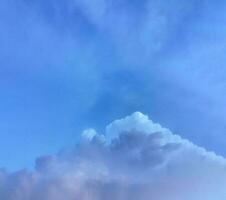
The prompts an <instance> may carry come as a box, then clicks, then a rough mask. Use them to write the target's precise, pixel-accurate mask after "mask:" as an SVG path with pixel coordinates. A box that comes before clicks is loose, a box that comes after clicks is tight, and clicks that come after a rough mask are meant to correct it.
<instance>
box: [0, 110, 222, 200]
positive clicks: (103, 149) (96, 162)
mask: <svg viewBox="0 0 226 200" xmlns="http://www.w3.org/2000/svg"><path fill="white" fill-rule="evenodd" d="M225 186H226V160H225V159H224V158H222V157H220V156H217V155H215V154H214V153H211V152H207V151H206V150H205V149H203V148H200V147H198V146H196V145H194V144H192V143H191V142H189V141H187V140H184V139H182V138H180V137H179V136H178V135H174V134H172V133H171V132H170V131H169V130H168V129H165V128H163V127H161V125H159V124H155V123H153V122H152V121H151V120H150V119H148V117H147V116H145V115H143V114H142V113H139V112H136V113H134V114H132V115H131V116H128V117H126V118H124V119H120V120H116V121H114V122H112V123H111V124H110V125H108V126H107V128H106V132H105V133H103V134H99V133H97V132H96V131H95V130H93V129H89V130H85V131H84V132H83V134H82V137H81V142H80V143H79V144H78V145H76V146H75V147H74V149H71V150H64V151H61V152H59V153H58V154H57V155H53V156H43V157H40V158H38V159H37V160H36V169H35V170H34V171H33V172H29V171H26V170H22V171H18V172H15V173H7V172H6V171H4V170H2V171H1V172H0V199H1V200H40V199H42V200H65V199H67V200H106V199H109V200H137V199H139V200H152V199H154V200H181V199H183V200H200V199H205V200H224V199H225V198H226V192H225Z"/></svg>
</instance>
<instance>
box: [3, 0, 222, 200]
mask: <svg viewBox="0 0 226 200" xmlns="http://www.w3.org/2000/svg"><path fill="white" fill-rule="evenodd" d="M225 9H226V3H225V1H223V0H222V1H221V0H219V1H217V2H216V1H207V0H190V1H188V0H168V1H163V0H83V1H82V0H65V1H53V0H45V1H41V0H33V1H28V0H1V1H0V138H1V140H0V158H1V159H0V168H4V169H6V170H8V171H17V170H21V169H34V168H35V166H36V165H37V164H35V159H36V158H37V157H40V156H43V155H56V154H57V152H58V151H59V150H61V149H68V148H70V147H72V146H74V145H75V144H77V143H80V141H81V140H82V139H81V138H82V136H81V133H82V131H83V130H85V129H88V130H90V128H94V129H95V130H96V131H95V132H98V133H99V132H100V133H103V134H105V128H104V127H105V126H106V125H107V124H110V123H111V122H112V121H114V120H115V119H121V118H124V117H125V116H129V115H131V114H132V113H134V112H136V111H140V112H142V113H144V114H145V115H144V116H146V115H148V116H149V117H150V119H151V120H153V121H154V122H158V123H160V124H161V126H163V127H167V128H169V129H170V130H171V131H172V132H173V133H174V134H177V135H180V136H181V137H182V138H186V139H188V140H189V141H191V142H192V143H194V144H196V145H197V146H200V147H204V148H205V149H207V151H208V152H209V151H211V152H212V151H213V152H215V153H216V154H217V155H221V156H223V157H225V156H226V153H225V152H226V148H225V146H226V140H225V132H226V126H225V120H224V119H225V118H226V107H225V102H226V93H225V85H226V76H225V74H226V73H225V71H226V57H225V50H226V37H225V35H226V26H225V23H226V15H225ZM106 134H107V133H106ZM91 135H92V134H91ZM91 138H92V137H91ZM189 148H190V147H189ZM191 149H193V147H191ZM192 151H193V150H192ZM198 154H199V153H198ZM116 159H118V158H116ZM182 162H183V161H182ZM199 164H200V163H198V164H197V165H199ZM178 165H179V164H178ZM210 165H211V164H210ZM54 167H55V165H54ZM56 167H57V166H56ZM213 167H214V169H215V166H213ZM176 168H177V167H176ZM216 168H218V166H216ZM206 170H207V171H208V169H206ZM56 171H57V170H56ZM110 171H111V170H110ZM182 171H183V170H182ZM188 171H189V169H188ZM216 171H217V170H216ZM24 173H25V172H24ZM87 173H88V172H87ZM120 173H121V172H120ZM172 173H173V172H172ZM219 173H220V174H221V170H219ZM3 174H5V172H4V173H3ZM4 176H12V175H4ZM23 176H25V177H27V175H22V177H23ZM50 176H51V174H50ZM169 176H171V174H170V175H169ZM172 176H173V175H172ZM128 177H130V174H129V175H128ZM183 178H184V177H182V179H183ZM210 178H211V177H210ZM8 179H9V180H11V178H8ZM41 179H42V178H41ZM160 180H161V179H160ZM167 180H168V181H169V180H171V179H167ZM39 181H41V182H42V181H43V180H38V182H39ZM101 181H102V180H101ZM111 184H113V183H111ZM123 184H124V183H123ZM148 184H149V183H148ZM97 187H98V186H97ZM123 187H124V186H123ZM139 187H140V186H139ZM139 187H138V188H137V190H140V189H141V188H139ZM145 187H148V185H147V186H145ZM156 187H157V186H156ZM6 190H7V189H6ZM37 190H39V189H38V188H37ZM98 190H99V189H98ZM128 190H131V188H130V187H129V188H128ZM33 195H34V194H33ZM4 198H5V199H6V200H8V199H7V197H4ZM12 198H13V197H12ZM21 198H22V200H24V199H25V197H21ZM45 198H46V199H47V197H45ZM84 198H85V197H84ZM5 199H4V200H5ZM33 199H34V198H33ZM42 199H44V197H43V198H42ZM99 199H100V198H99ZM144 199H145V197H144ZM206 199H207V198H206ZM13 200H14V199H13ZM48 200H49V199H48ZM161 200H162V199H161Z"/></svg>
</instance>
